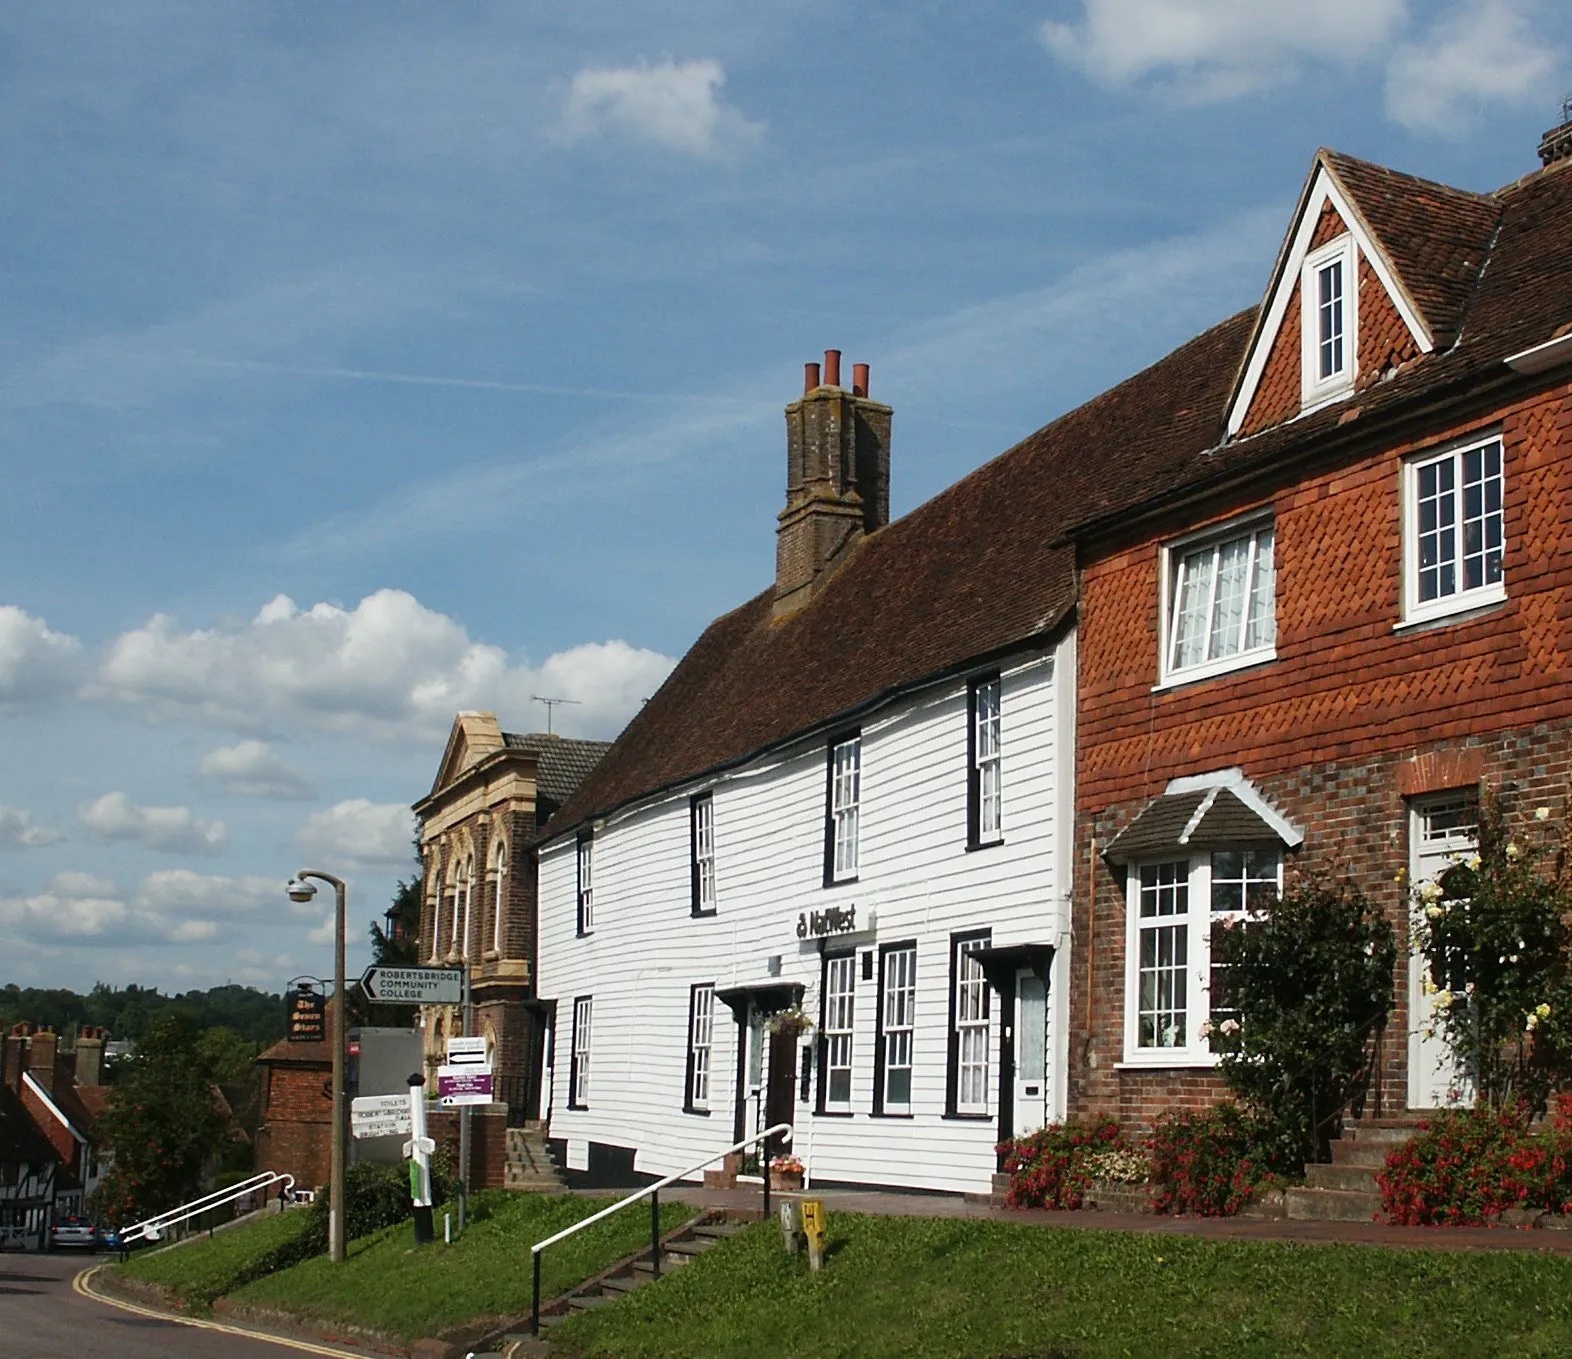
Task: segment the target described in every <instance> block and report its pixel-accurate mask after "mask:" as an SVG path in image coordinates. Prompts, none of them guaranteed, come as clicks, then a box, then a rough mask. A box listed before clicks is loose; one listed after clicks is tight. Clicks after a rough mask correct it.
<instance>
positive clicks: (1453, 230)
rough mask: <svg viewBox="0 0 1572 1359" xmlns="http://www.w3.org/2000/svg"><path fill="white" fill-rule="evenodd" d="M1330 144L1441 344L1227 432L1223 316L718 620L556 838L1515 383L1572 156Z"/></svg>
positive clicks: (1042, 629)
mask: <svg viewBox="0 0 1572 1359" xmlns="http://www.w3.org/2000/svg"><path fill="white" fill-rule="evenodd" d="M1326 155H1327V158H1328V163H1329V164H1330V165H1332V167H1333V168H1334V170H1335V171H1336V173H1337V174H1338V175H1339V177H1340V178H1342V179H1343V180H1344V183H1345V186H1346V187H1347V189H1348V191H1349V192H1350V193H1351V194H1352V195H1353V196H1354V198H1355V200H1356V202H1357V205H1358V207H1359V209H1360V211H1361V212H1362V213H1363V214H1364V215H1365V217H1366V220H1367V221H1368V223H1369V225H1370V227H1371V229H1372V230H1373V231H1375V232H1376V233H1377V235H1378V237H1379V238H1380V240H1381V242H1382V245H1383V247H1384V248H1385V249H1386V250H1387V251H1388V252H1389V253H1390V256H1391V259H1392V262H1393V265H1394V267H1395V268H1396V269H1397V270H1398V272H1399V274H1400V276H1401V277H1402V279H1403V283H1404V286H1405V287H1407V288H1408V289H1409V291H1410V293H1411V295H1412V296H1413V297H1414V299H1415V301H1416V302H1417V304H1418V305H1419V306H1420V308H1421V310H1422V311H1423V312H1424V314H1425V316H1426V320H1427V322H1428V323H1429V324H1430V326H1431V327H1432V329H1433V330H1434V331H1435V332H1436V333H1437V339H1438V344H1437V350H1436V352H1435V353H1434V354H1432V355H1429V356H1426V357H1424V358H1423V359H1421V360H1419V361H1417V362H1415V363H1414V364H1413V365H1412V366H1410V367H1408V368H1406V369H1404V370H1402V371H1400V372H1399V373H1398V374H1397V375H1396V376H1395V377H1394V378H1392V379H1391V380H1390V381H1387V382H1383V383H1380V384H1377V385H1376V386H1373V387H1370V388H1368V389H1366V390H1364V391H1362V392H1360V393H1359V394H1357V395H1356V396H1354V397H1350V398H1348V399H1346V400H1344V401H1341V402H1336V403H1333V404H1331V405H1329V406H1327V407H1325V408H1323V409H1321V410H1319V411H1316V412H1314V413H1312V414H1310V415H1307V416H1304V417H1302V418H1299V419H1296V420H1291V421H1289V422H1287V423H1285V424H1281V425H1277V426H1275V427H1273V428H1271V429H1267V430H1263V431H1262V432H1260V433H1258V434H1254V435H1252V436H1250V437H1249V438H1244V439H1238V440H1236V441H1235V442H1233V443H1230V444H1227V445H1226V446H1224V445H1223V444H1222V438H1223V429H1224V414H1225V412H1224V406H1225V403H1226V401H1227V399H1228V397H1229V395H1230V391H1231V388H1232V385H1233V382H1234V378H1235V375H1236V374H1237V373H1238V372H1239V371H1240V368H1241V365H1242V362H1243V359H1244V355H1245V350H1246V347H1247V346H1248V345H1249V343H1250V340H1251V336H1252V334H1253V333H1254V323H1255V319H1256V310H1255V309H1252V310H1250V311H1247V312H1242V313H1240V314H1239V315H1237V316H1234V317H1232V318H1231V319H1229V320H1227V321H1224V322H1222V323H1221V324H1220V325H1218V326H1215V327H1214V328H1213V329H1211V330H1208V331H1206V332H1205V333H1204V334H1202V335H1200V336H1198V337H1197V338H1196V339H1194V340H1191V341H1190V342H1189V343H1188V344H1185V345H1183V346H1181V347H1180V348H1179V349H1177V350H1175V351H1174V352H1173V353H1172V354H1170V355H1168V356H1167V357H1166V358H1164V359H1163V360H1161V361H1160V362H1158V363H1156V364H1154V365H1153V366H1152V367H1150V368H1148V369H1146V370H1145V371H1144V372H1142V373H1139V374H1137V375H1136V376H1135V377H1132V378H1130V379H1128V380H1127V381H1125V382H1123V383H1120V384H1119V385H1118V386H1117V387H1114V388H1112V389H1110V390H1109V391H1107V392H1104V393H1103V394H1102V395H1100V396H1098V397H1096V398H1094V399H1093V400H1091V401H1089V402H1087V403H1086V404H1085V405H1084V406H1081V407H1079V408H1078V409H1076V410H1073V411H1071V412H1070V413H1068V414H1067V415H1064V416H1062V417H1060V418H1059V419H1058V420H1055V421H1054V422H1053V423H1052V424H1050V425H1048V426H1046V427H1045V428H1043V429H1041V430H1039V431H1038V432H1037V433H1035V434H1033V435H1031V436H1030V437H1029V438H1027V439H1025V440H1023V441H1022V442H1021V443H1020V444H1017V445H1016V446H1015V447H1014V448H1012V449H1010V450H1009V451H1008V452H1006V453H1004V454H1002V455H1001V456H999V457H998V458H995V459H994V460H993V461H992V462H989V463H987V464H986V465H984V466H983V467H980V468H979V469H978V470H977V471H975V472H973V473H972V474H971V475H970V476H968V477H965V478H964V479H962V480H961V481H959V482H957V483H956V484H955V485H953V486H951V487H950V488H949V489H948V490H946V491H943V492H941V493H940V494H939V495H937V496H935V497H934V498H933V499H932V500H930V501H928V502H927V503H926V504H924V505H922V506H920V507H918V508H917V509H915V510H913V511H912V512H911V513H910V514H908V515H906V516H905V517H904V518H902V519H899V520H897V521H895V522H894V523H892V524H890V525H888V526H887V527H885V528H883V529H881V530H880V531H879V532H877V533H875V534H873V535H872V536H870V537H868V538H867V539H865V540H864V541H863V542H861V543H860V544H859V545H858V546H857V548H856V549H855V550H854V551H853V552H852V554H851V555H850V557H849V558H848V559H847V560H846V562H845V563H844V564H843V565H842V566H841V567H840V568H839V570H837V571H836V573H835V575H834V576H833V577H832V578H831V580H830V581H829V583H828V584H827V585H826V586H825V587H824V589H823V590H822V591H821V592H820V593H819V594H818V595H817V596H816V597H815V599H814V600H813V601H812V602H811V603H810V604H808V605H806V606H805V607H803V608H802V609H800V610H798V611H797V612H796V613H794V614H791V615H788V616H787V617H786V618H784V619H781V620H779V621H774V620H772V617H771V612H772V611H771V601H772V595H773V590H772V589H769V590H765V591H764V592H763V593H762V594H760V595H757V596H756V597H755V598H753V599H752V600H750V601H749V602H748V603H746V604H744V605H742V606H741V607H740V608H738V609H736V610H734V611H733V612H731V613H728V614H726V615H724V616H722V617H721V618H719V619H717V620H716V621H715V622H714V623H712V624H711V625H710V626H709V628H708V629H706V631H705V632H704V633H703V635H702V636H700V638H699V640H698V641H697V642H696V643H695V644H694V646H693V647H692V649H691V650H690V651H689V652H688V654H687V655H686V656H685V657H684V658H683V659H682V661H681V663H680V664H679V665H678V666H677V668H676V669H675V670H674V671H673V672H672V673H671V675H670V676H669V677H668V678H667V680H666V682H665V684H664V685H662V686H661V688H660V690H659V691H658V692H657V693H656V694H655V696H654V697H653V698H652V699H650V701H649V702H648V703H647V704H646V705H645V706H644V708H643V709H642V710H641V711H640V712H639V713H638V714H636V715H635V717H634V718H633V720H632V721H631V722H630V723H629V724H628V726H627V729H626V730H625V731H624V732H623V733H622V735H621V736H620V737H619V738H618V739H617V741H616V743H615V744H614V746H613V747H612V749H611V750H610V752H609V753H608V754H607V755H606V757H605V759H604V760H602V761H601V762H600V764H599V765H598V766H597V767H596V768H595V770H594V772H593V773H591V774H590V775H589V776H588V777H587V778H586V779H585V780H584V782H583V783H582V784H581V785H580V786H579V789H578V791H577V792H576V793H575V794H574V795H573V796H572V797H571V798H569V799H568V800H567V802H566V803H565V805H564V806H563V807H562V808H561V810H560V811H559V812H558V813H557V815H556V816H555V817H553V819H552V821H551V823H550V826H549V828H548V829H549V831H550V833H552V834H558V833H561V832H565V831H567V830H570V829H572V828H573V827H574V826H576V825H578V824H579V823H581V822H582V821H584V820H586V819H587V818H589V817H591V816H593V815H596V814H599V813H604V812H606V811H609V810H611V809H613V808H615V807H617V806H620V805H622V804H624V803H626V802H629V801H631V800H633V799H635V798H638V797H640V796H643V795H645V794H648V793H652V792H654V791H656V790H657V789H660V788H664V787H668V786H671V785H673V784H678V783H681V782H684V781H687V780H691V779H696V778H697V777H699V776H700V775H702V774H705V773H706V772H708V771H712V770H715V769H717V768H720V767H723V766H725V765H727V764H730V763H733V762H736V761H740V760H742V759H745V758H747V757H748V756H750V755H752V754H754V753H756V752H758V751H760V750H762V749H764V748H767V747H770V746H773V745H777V744H779V743H782V742H784V741H786V740H788V739H790V738H792V737H793V736H796V735H798V734H802V733H807V732H810V731H814V730H817V729H820V728H823V727H824V726H826V725H828V724H831V723H833V722H834V721H836V720H837V719H841V718H845V717H846V716H847V715H848V714H850V713H852V712H853V711H854V710H856V709H858V708H859V707H862V706H866V705H868V704H869V703H871V702H873V701H875V700H877V699H878V698H879V697H881V696H882V695H884V694H886V693H890V692H894V691H897V690H899V689H901V688H905V687H909V686H911V685H913V684H915V683H917V682H919V681H921V680H923V679H925V678H929V677H936V676H938V675H942V674H945V673H948V672H953V671H957V670H960V669H961V668H963V667H965V666H967V665H968V664H980V663H981V662H982V661H983V659H984V658H986V657H987V656H989V655H990V654H991V653H998V652H1001V651H1003V650H1005V649H1007V648H1012V647H1020V646H1022V645H1025V644H1029V643H1030V642H1032V641H1033V640H1034V639H1038V638H1043V637H1044V636H1045V635H1046V634H1048V633H1051V632H1052V631H1053V630H1054V629H1055V628H1057V627H1058V626H1059V625H1060V624H1061V623H1062V622H1063V621H1064V620H1065V619H1066V618H1067V616H1068V615H1069V613H1070V611H1071V609H1072V608H1073V607H1074V603H1075V588H1076V586H1075V555H1074V549H1073V541H1074V540H1075V538H1076V537H1078V536H1080V535H1083V534H1084V533H1086V532H1088V531H1094V530H1095V531H1102V530H1106V529H1109V528H1113V527H1117V526H1121V525H1125V524H1128V523H1130V522H1131V521H1132V519H1133V517H1134V516H1136V515H1137V514H1140V513H1144V512H1146V511H1147V510H1149V509H1150V508H1151V507H1153V506H1154V505H1157V504H1160V503H1162V502H1164V501H1168V500H1170V499H1172V497H1174V496H1175V495H1178V494H1184V495H1192V494H1198V493H1202V492H1204V491H1206V490H1207V489H1208V488H1209V487H1214V486H1219V485H1222V484H1224V483H1227V482H1229V481H1232V480H1236V479H1238V478H1241V477H1247V476H1259V475H1261V474H1262V471H1263V469H1266V470H1272V471H1274V472H1276V471H1278V470H1279V469H1282V468H1285V467H1288V466H1291V465H1292V463H1293V461H1294V460H1295V459H1297V458H1302V457H1304V456H1310V455H1314V456H1322V455H1323V454H1326V453H1329V452H1335V451H1336V449H1337V446H1339V445H1340V444H1341V443H1342V442H1343V441H1344V440H1345V439H1347V440H1349V441H1354V440H1358V439H1360V438H1363V437H1364V436H1365V435H1366V433H1367V431H1369V430H1371V429H1372V427H1374V426H1376V425H1377V423H1378V422H1379V421H1380V419H1381V417H1382V416H1383V415H1385V414H1387V413H1393V414H1401V413H1403V412H1405V411H1407V410H1411V409H1415V408H1418V407H1420V406H1422V405H1424V404H1425V403H1427V402H1430V401H1434V400H1439V399H1443V398H1445V397H1446V396H1447V395H1449V394H1451V393H1453V392H1461V391H1463V390H1465V389H1472V390H1476V391H1477V390H1479V389H1480V388H1481V387H1482V386H1483V385H1485V384H1487V383H1488V382H1489V381H1491V380H1493V379H1499V380H1500V381H1502V382H1503V383H1506V382H1511V381H1512V380H1513V377H1512V375H1511V374H1510V373H1509V372H1508V371H1507V370H1506V369H1505V368H1504V367H1503V365H1502V363H1501V360H1502V359H1503V358H1504V357H1505V356H1506V355H1508V354H1511V353H1513V352H1516V351H1517V350H1520V349H1524V348H1527V347H1529V346H1530V345H1533V344H1537V343H1539V342H1541V341H1544V340H1547V339H1550V338H1551V337H1552V335H1553V333H1554V332H1555V331H1556V329H1557V328H1558V327H1560V326H1562V325H1564V324H1565V323H1567V322H1569V321H1572V268H1567V267H1566V242H1567V239H1568V231H1569V223H1572V167H1569V168H1558V167H1552V168H1551V169H1549V170H1545V171H1541V172H1538V173H1536V174H1534V175H1531V176H1528V177H1527V178H1526V179H1524V180H1520V181H1518V182H1517V183H1516V184H1513V185H1509V186H1507V187H1506V188H1505V189H1503V190H1501V191H1499V192H1497V193H1495V194H1493V195H1489V196H1483V195H1477V194H1468V193H1462V192H1460V191H1457V190H1451V189H1447V188H1446V187H1445V186H1443V185H1433V184H1430V183H1428V182H1427V181H1424V180H1416V179H1413V178H1412V177H1409V176H1403V175H1396V174H1393V173H1392V172H1389V171H1386V170H1383V169H1381V168H1380V167H1378V166H1371V165H1367V164H1366V163H1364V162H1362V161H1356V160H1353V159H1352V158H1350V157H1346V156H1340V155H1337V154H1336V153H1326ZM1487 246H1488V251H1487V250H1486V247H1487ZM1476 256H1479V258H1476Z"/></svg>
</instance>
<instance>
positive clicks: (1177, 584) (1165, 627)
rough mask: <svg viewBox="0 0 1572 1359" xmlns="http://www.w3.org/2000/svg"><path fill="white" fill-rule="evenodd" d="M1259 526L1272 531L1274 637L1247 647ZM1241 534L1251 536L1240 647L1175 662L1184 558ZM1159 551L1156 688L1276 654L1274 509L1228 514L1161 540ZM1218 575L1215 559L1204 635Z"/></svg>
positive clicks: (1209, 625)
mask: <svg viewBox="0 0 1572 1359" xmlns="http://www.w3.org/2000/svg"><path fill="white" fill-rule="evenodd" d="M1263 530H1270V531H1271V534H1272V640H1271V642H1269V643H1267V644H1265V645H1258V646H1254V647H1250V648H1248V649H1246V648H1245V647H1244V646H1243V641H1244V630H1246V629H1248V628H1249V626H1250V600H1251V598H1252V596H1253V595H1254V593H1255V590H1256V588H1257V584H1258V580H1257V578H1258V575H1259V572H1260V570H1261V547H1260V542H1261V533H1262V531H1263ZM1245 537H1248V538H1249V539H1250V561H1249V566H1248V568H1247V573H1246V578H1245V594H1244V602H1243V605H1242V608H1241V611H1240V617H1239V627H1240V630H1241V636H1240V643H1241V646H1240V649H1239V650H1238V651H1235V652H1231V653H1230V654H1228V655H1226V656H1217V657H1214V658H1212V659H1209V660H1203V661H1197V662H1195V663H1193V664H1191V665H1186V666H1177V665H1175V664H1174V652H1175V648H1176V645H1177V643H1178V641H1179V622H1180V616H1181V610H1180V608H1179V602H1180V601H1179V591H1180V589H1181V588H1182V587H1183V584H1184V574H1183V572H1184V561H1185V558H1186V557H1188V556H1191V555H1194V554H1195V553H1198V552H1202V551H1204V550H1206V549H1207V548H1208V547H1210V548H1212V549H1213V551H1214V552H1216V551H1220V550H1221V549H1222V547H1223V546H1224V545H1225V544H1228V543H1232V542H1237V541H1238V540H1239V539H1241V538H1245ZM1161 552H1162V558H1161V563H1160V567H1159V570H1158V586H1159V589H1160V590H1161V605H1162V608H1161V621H1162V631H1161V637H1160V642H1161V651H1160V652H1159V654H1158V658H1157V667H1158V668H1157V674H1158V682H1157V685H1156V687H1157V688H1158V689H1166V688H1170V687H1171V686H1173V685H1178V684H1190V683H1192V682H1193V681H1195V680H1203V679H1210V678H1211V677H1212V676H1214V675H1225V674H1228V673H1229V672H1230V671H1234V670H1243V669H1245V668H1247V667H1248V666H1252V665H1261V664H1263V663H1264V662H1266V661H1273V660H1276V659H1277V519H1276V515H1275V513H1274V512H1273V511H1272V510H1264V511H1256V512H1254V513H1251V514H1248V515H1245V516H1243V517H1241V518H1239V519H1234V520H1231V521H1230V522H1228V523H1227V524H1222V525H1217V526H1214V527H1211V528H1207V529H1204V530H1202V531H1201V532H1199V533H1190V534H1186V535H1185V536H1184V537H1183V538H1176V539H1174V541H1173V542H1171V543H1165V544H1163V546H1162V549H1161ZM1217 576H1218V571H1217V566H1216V563H1215V562H1214V564H1213V568H1212V593H1211V596H1210V598H1209V602H1208V605H1207V613H1206V623H1205V627H1206V631H1207V635H1208V638H1210V634H1211V628H1212V611H1213V609H1214V608H1215V607H1216V603H1217Z"/></svg>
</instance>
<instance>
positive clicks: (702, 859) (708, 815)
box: [690, 793, 715, 915]
mask: <svg viewBox="0 0 1572 1359" xmlns="http://www.w3.org/2000/svg"><path fill="white" fill-rule="evenodd" d="M690 815H691V816H692V818H693V822H692V850H693V865H692V871H693V914H694V915H712V914H713V913H714V911H715V796H714V794H712V793H700V794H699V795H698V796H697V797H695V798H694V799H693V803H692V812H691V813H690Z"/></svg>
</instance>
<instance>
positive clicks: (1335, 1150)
mask: <svg viewBox="0 0 1572 1359" xmlns="http://www.w3.org/2000/svg"><path fill="white" fill-rule="evenodd" d="M1391 1150H1392V1144H1391V1143H1390V1142H1345V1141H1343V1140H1341V1139H1338V1140H1337V1141H1334V1142H1333V1143H1332V1164H1333V1165H1335V1166H1367V1167H1369V1168H1371V1169H1375V1170H1379V1169H1380V1168H1381V1167H1382V1166H1384V1165H1385V1164H1386V1158H1387V1155H1388V1153H1389V1152H1391Z"/></svg>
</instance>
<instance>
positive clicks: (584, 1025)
mask: <svg viewBox="0 0 1572 1359" xmlns="http://www.w3.org/2000/svg"><path fill="white" fill-rule="evenodd" d="M594 1014H595V999H594V997H593V996H579V997H577V998H576V999H575V1000H574V1002H573V1034H572V1044H573V1046H572V1049H571V1051H572V1061H571V1063H570V1066H569V1074H568V1106H569V1107H570V1108H573V1109H587V1108H588V1107H589V1071H590V1025H591V1023H592V1022H593V1020H594Z"/></svg>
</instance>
